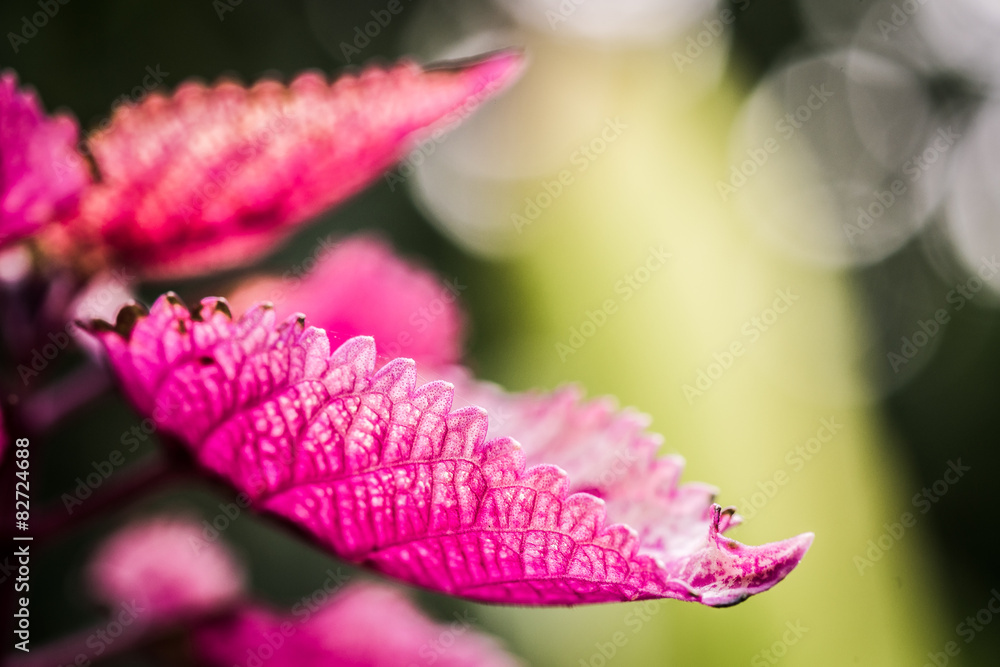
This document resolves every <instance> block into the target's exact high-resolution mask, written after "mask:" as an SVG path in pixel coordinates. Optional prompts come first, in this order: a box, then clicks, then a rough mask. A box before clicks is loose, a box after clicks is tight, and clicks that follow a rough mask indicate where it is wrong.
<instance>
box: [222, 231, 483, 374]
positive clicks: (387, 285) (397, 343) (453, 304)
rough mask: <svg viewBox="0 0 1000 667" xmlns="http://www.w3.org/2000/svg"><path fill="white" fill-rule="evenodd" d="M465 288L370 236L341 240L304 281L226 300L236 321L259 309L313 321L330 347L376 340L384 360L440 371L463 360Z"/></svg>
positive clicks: (251, 283) (245, 286)
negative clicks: (461, 299)
mask: <svg viewBox="0 0 1000 667" xmlns="http://www.w3.org/2000/svg"><path fill="white" fill-rule="evenodd" d="M463 288H464V286H463V285H461V284H460V283H459V282H458V280H457V279H456V280H453V281H444V282H440V281H439V280H438V278H437V276H435V275H434V274H433V273H431V272H430V271H428V270H426V269H424V268H422V267H419V266H416V265H413V264H411V263H409V262H407V261H405V260H403V259H402V258H400V257H397V256H396V255H395V254H394V253H393V251H392V248H390V247H389V245H388V244H386V243H385V242H383V241H381V240H379V239H378V238H375V237H372V236H366V235H361V236H355V237H352V238H348V239H344V240H343V241H340V242H339V243H337V244H336V245H335V246H334V247H333V248H331V249H329V250H327V251H326V252H324V253H323V254H322V255H321V256H320V258H319V259H318V260H317V263H316V266H315V268H313V269H312V270H311V271H310V272H309V273H308V274H307V275H306V276H305V277H303V278H298V277H286V278H277V277H275V278H251V279H250V280H248V281H246V282H244V283H242V284H241V285H240V287H239V289H237V290H236V292H235V293H234V294H233V295H232V296H231V297H230V298H229V304H230V307H231V308H232V309H233V310H234V311H236V312H239V313H242V312H244V311H245V310H248V309H249V308H250V307H251V306H252V305H254V304H257V303H260V302H262V301H269V302H271V303H272V304H274V307H275V311H276V313H277V314H278V316H279V318H283V317H284V316H286V315H292V314H294V313H296V312H303V313H309V321H310V322H311V323H312V324H313V325H314V326H318V327H320V328H323V329H326V331H327V333H328V334H329V336H330V338H331V340H334V341H344V340H347V339H348V338H352V337H354V336H372V337H373V338H374V339H375V341H376V343H377V345H378V354H379V358H380V359H386V360H388V359H392V358H395V357H408V358H410V359H413V360H414V361H416V362H418V363H420V364H428V365H430V366H441V365H444V364H452V363H455V362H456V361H458V359H459V357H460V356H461V354H462V338H463V329H464V324H465V323H464V317H463V315H462V312H461V311H460V310H459V308H458V306H457V299H458V295H459V293H460V292H461V290H462V289H463Z"/></svg>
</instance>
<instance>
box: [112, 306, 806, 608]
mask: <svg viewBox="0 0 1000 667" xmlns="http://www.w3.org/2000/svg"><path fill="white" fill-rule="evenodd" d="M92 330H93V331H94V332H95V334H96V335H97V336H98V337H99V338H100V340H101V341H102V342H103V343H104V345H105V347H106V349H107V351H108V355H109V358H110V362H111V365H112V367H113V368H114V370H115V372H116V374H117V375H118V377H119V379H120V382H121V384H122V387H123V389H124V391H125V393H126V395H127V396H128V397H129V398H130V399H131V400H132V402H133V403H134V404H135V405H136V406H137V407H138V408H139V409H140V410H141V411H142V412H143V413H144V414H146V415H150V416H152V417H153V418H154V419H156V420H157V422H158V424H159V427H160V429H162V432H164V433H166V434H169V435H170V436H171V437H173V438H174V439H176V440H177V441H179V442H180V443H182V444H183V445H184V446H185V447H187V448H188V449H189V450H190V451H191V453H192V454H193V455H194V457H195V459H196V460H197V462H198V463H199V464H200V465H201V466H202V467H203V468H205V469H207V470H208V471H210V472H211V473H214V474H215V475H217V476H219V477H221V478H223V479H225V480H227V481H228V482H229V483H230V484H232V485H233V486H234V487H235V488H236V489H238V490H240V491H243V492H245V493H247V494H248V495H249V496H250V497H251V498H252V500H253V503H254V504H255V506H256V507H257V508H258V509H259V510H262V511H265V512H269V513H272V514H275V515H278V516H280V517H284V518H285V519H287V520H289V521H291V522H292V523H293V524H295V525H297V526H298V527H299V528H301V529H302V530H304V531H305V532H306V533H308V534H309V535H311V536H312V538H313V539H315V540H316V541H317V542H318V543H319V544H321V545H323V546H325V547H326V548H327V549H329V550H330V551H331V552H332V553H334V554H336V555H337V556H339V557H341V558H344V559H346V560H349V561H351V562H355V563H359V564H363V565H366V566H368V567H370V568H372V569H374V570H377V571H379V572H382V573H384V574H387V575H389V576H393V577H395V578H398V579H401V580H403V581H407V582H410V583H413V584H416V585H419V586H423V587H426V588H429V589H432V590H437V591H441V592H445V593H449V594H453V595H458V596H461V597H465V598H469V599H474V600H481V601H486V602H497V603H518V604H532V605H546V604H549V605H551V604H580V603H589V602H608V601H616V600H638V599H647V598H663V597H669V598H677V599H683V600H696V601H700V602H702V603H705V604H709V605H718V606H721V605H728V604H735V603H736V602H739V601H741V600H743V599H745V598H746V597H747V596H749V595H752V594H754V593H758V592H761V591H763V590H766V589H768V588H770V587H771V586H773V585H774V584H775V583H777V582H778V581H780V580H781V579H783V578H784V577H785V576H786V575H787V574H788V573H789V572H790V571H791V570H792V569H793V568H794V567H795V566H796V565H797V564H798V562H799V560H800V559H801V558H802V556H803V555H804V553H805V551H806V550H807V549H808V546H809V544H810V543H811V540H812V535H810V534H805V535H800V536H799V537H796V538H792V539H790V540H786V541H784V542H778V543H774V544H769V545H765V546H761V547H748V546H744V545H742V544H739V543H738V542H735V541H733V540H730V539H726V538H723V537H722V536H721V532H722V531H723V530H725V529H726V528H727V527H729V526H730V525H731V524H732V521H731V518H732V512H731V511H726V512H723V511H722V510H721V508H719V507H718V506H711V507H708V508H706V507H705V505H704V503H703V501H704V500H705V498H706V495H707V490H706V489H707V487H697V486H696V487H693V490H688V491H685V489H686V488H687V487H681V488H680V489H674V488H673V485H674V484H675V483H676V477H677V474H678V473H679V470H680V468H679V465H678V464H677V462H676V461H675V460H671V459H666V460H663V461H662V462H660V461H659V460H656V461H654V462H653V464H652V465H650V469H649V470H648V471H647V472H646V473H644V475H643V477H642V479H643V480H644V481H643V482H642V486H640V485H636V489H635V490H634V495H635V497H634V498H633V497H632V496H631V495H630V494H628V493H626V492H624V491H623V492H622V493H621V494H618V493H614V494H611V495H613V496H614V497H613V498H611V500H610V502H609V501H605V500H603V499H601V498H599V497H598V496H596V495H594V494H592V493H587V492H584V491H582V490H581V491H578V492H575V493H574V492H573V491H574V486H573V484H572V483H571V482H570V480H569V478H568V477H567V474H566V472H564V471H563V470H562V469H561V468H558V467H556V466H555V465H550V464H539V465H535V466H532V467H530V468H528V467H526V464H525V451H523V450H522V448H521V446H520V445H519V444H518V443H517V442H515V441H513V440H510V439H508V438H496V439H493V440H488V439H487V430H488V428H489V425H488V421H487V416H486V413H485V412H484V411H483V410H482V409H481V408H478V407H467V408H463V409H460V410H456V411H453V410H452V404H453V387H452V385H450V384H448V383H445V382H431V383H429V384H425V385H423V386H419V387H418V386H417V385H416V373H415V369H414V365H413V362H411V361H409V360H404V359H397V360H394V361H392V362H390V363H388V364H386V365H385V366H383V367H381V368H380V369H379V370H378V371H376V370H375V367H376V354H375V344H374V342H373V341H372V339H370V338H363V337H358V338H353V339H351V340H349V341H347V342H345V343H344V344H343V345H341V346H340V347H338V348H337V349H336V350H331V349H330V344H329V339H328V338H327V335H326V333H325V332H324V331H322V330H320V329H316V328H312V327H306V326H305V323H304V321H303V320H302V319H291V320H287V321H284V322H281V323H279V322H278V321H277V318H276V317H275V315H274V313H273V311H272V310H271V309H270V308H268V307H264V306H261V307H258V308H255V309H253V310H251V311H250V312H248V313H247V314H246V315H245V316H244V317H242V318H241V319H239V320H237V321H235V322H234V321H232V319H231V316H230V315H229V311H228V307H227V306H226V304H225V302H224V301H221V300H219V299H206V300H204V301H203V302H202V304H201V307H200V308H199V309H198V310H197V311H195V312H194V313H191V312H189V311H188V309H187V308H186V307H185V306H184V305H183V304H182V303H181V302H180V301H179V300H178V299H177V298H176V297H174V296H173V295H165V296H163V297H161V298H160V299H158V300H157V301H156V303H155V304H154V305H153V307H152V309H151V310H150V312H149V313H148V314H147V313H145V312H144V311H142V310H141V309H140V308H139V307H138V306H130V307H126V308H124V309H122V311H120V313H119V316H118V321H117V322H116V324H115V326H114V327H111V326H110V325H107V324H105V323H95V324H94V325H92ZM598 483H600V480H599V479H598ZM585 485H586V486H587V489H588V490H589V489H590V488H594V490H596V491H597V492H598V493H602V492H607V493H609V494H610V490H611V489H613V488H615V487H614V484H609V485H608V486H607V488H606V489H603V490H602V487H601V486H599V484H598V485H597V486H596V487H595V483H594V481H593V480H586V481H585ZM643 494H646V495H648V496H650V497H648V498H646V500H648V501H649V502H650V503H651V505H650V507H649V508H648V509H647V510H644V511H640V510H639V509H637V508H638V504H639V503H641V500H642V499H641V498H640V496H642V495H643ZM653 494H658V495H655V496H654V495H653ZM670 499H676V501H677V502H678V506H677V507H676V508H675V507H671V506H670ZM618 508H623V509H624V510H625V511H627V512H629V513H631V514H633V515H634V516H636V517H637V518H638V519H639V520H640V524H639V526H640V527H639V529H636V528H633V527H630V526H628V525H624V524H622V523H613V522H612V521H613V520H614V521H620V520H622V518H620V517H618V516H616V515H615V514H614V513H613V512H614V511H615V510H616V509H618ZM664 508H666V509H664ZM697 512H701V514H700V515H699V514H697ZM657 515H662V518H664V520H665V521H666V522H667V523H666V526H665V527H662V528H651V526H653V525H654V523H655V518H656V516H657ZM699 522H700V523H699ZM675 525H676V526H677V534H676V535H674V526H675ZM699 526H700V527H701V528H707V530H705V531H703V532H702V533H701V537H698V538H695V537H693V533H692V531H693V530H694V528H696V527H699ZM675 538H676V539H675ZM643 540H647V541H648V544H646V543H644V542H643Z"/></svg>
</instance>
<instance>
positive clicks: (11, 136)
mask: <svg viewBox="0 0 1000 667" xmlns="http://www.w3.org/2000/svg"><path fill="white" fill-rule="evenodd" d="M78 140H79V130H78V128H77V126H76V123H75V121H73V120H72V119H71V118H67V117H66V116H61V115H60V116H55V117H48V116H46V115H45V112H44V110H43V109H42V108H41V104H40V103H39V101H38V98H37V97H36V95H35V94H34V93H33V92H31V91H26V90H22V89H20V88H19V87H18V85H17V77H16V76H15V75H14V73H13V72H3V73H0V247H3V246H4V245H7V244H9V243H13V242H15V241H18V240H20V239H22V238H24V237H25V236H28V235H30V234H32V233H34V232H36V231H37V230H38V229H40V228H41V227H42V226H43V225H44V224H45V223H47V222H49V221H50V220H52V219H54V218H57V217H60V216H62V215H66V214H68V213H69V211H71V210H72V209H73V208H74V207H75V206H76V204H77V200H78V198H79V196H80V193H81V191H82V190H83V188H84V186H85V185H86V184H87V183H88V182H89V180H90V174H89V173H88V171H87V167H86V165H85V163H84V162H83V161H82V160H81V159H79V157H78V156H77V155H76V152H75V150H76V143H77V141H78Z"/></svg>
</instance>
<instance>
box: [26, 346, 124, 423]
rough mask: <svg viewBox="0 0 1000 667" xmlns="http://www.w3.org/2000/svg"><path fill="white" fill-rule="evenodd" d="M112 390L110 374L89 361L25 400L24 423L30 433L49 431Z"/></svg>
mask: <svg viewBox="0 0 1000 667" xmlns="http://www.w3.org/2000/svg"><path fill="white" fill-rule="evenodd" d="M110 387H111V382H110V379H109V378H108V374H107V372H106V371H105V370H104V369H103V368H100V367H99V366H97V365H96V364H94V363H93V362H91V361H88V362H87V363H86V364H85V365H84V366H81V367H80V368H77V369H76V370H74V371H72V372H71V373H70V374H69V375H67V376H66V377H64V378H61V379H59V380H58V381H56V382H55V383H53V384H52V385H50V386H48V387H45V388H44V389H41V390H39V391H38V392H37V393H35V394H34V395H31V396H29V397H27V398H26V399H25V400H24V403H23V407H22V408H21V419H22V421H23V422H24V426H25V427H26V428H28V430H29V431H30V432H31V433H35V434H41V433H45V432H46V431H48V430H50V429H51V428H52V427H53V426H55V425H56V424H58V423H59V422H60V421H61V420H62V419H64V418H65V417H67V416H69V415H70V414H72V413H73V412H75V411H77V410H79V409H80V408H82V407H84V406H86V405H87V404H89V403H90V402H91V401H93V400H94V399H96V398H98V397H100V396H102V395H103V394H104V393H105V392H106V391H107V390H108V389H109V388H110Z"/></svg>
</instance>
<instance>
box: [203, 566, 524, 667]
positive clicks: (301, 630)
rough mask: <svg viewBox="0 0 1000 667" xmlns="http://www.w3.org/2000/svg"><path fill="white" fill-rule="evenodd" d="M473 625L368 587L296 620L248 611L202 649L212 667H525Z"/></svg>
mask: <svg viewBox="0 0 1000 667" xmlns="http://www.w3.org/2000/svg"><path fill="white" fill-rule="evenodd" d="M472 621H474V619H470V618H468V616H467V614H466V615H462V614H456V616H455V618H454V620H452V621H451V622H450V623H447V624H438V623H435V622H433V621H431V620H430V619H428V618H426V617H425V616H424V615H423V614H421V612H420V611H419V610H418V609H416V608H415V607H414V606H413V605H412V604H411V603H410V601H409V600H407V599H406V598H405V597H404V596H403V595H402V594H400V593H399V592H398V591H395V590H393V589H391V588H388V587H385V586H377V585H374V584H370V583H361V584H352V585H350V586H348V587H347V588H346V589H345V590H343V591H342V592H339V593H335V597H334V598H333V599H332V600H330V601H329V602H328V603H326V604H324V605H322V606H320V607H318V608H314V607H304V606H300V608H299V609H297V610H296V612H295V613H293V614H292V615H289V616H279V615H276V614H274V613H273V612H271V611H268V610H266V609H263V608H260V607H250V606H248V607H245V608H243V609H241V610H240V611H239V612H238V613H237V614H235V615H234V616H233V617H230V618H227V619H224V620H221V621H218V622H215V623H211V624H209V625H207V626H205V627H203V628H202V629H201V630H199V631H198V632H197V633H196V639H195V643H196V650H197V652H198V654H199V657H201V659H202V660H203V662H204V664H206V665H209V666H210V667H213V666H218V667H230V666H231V665H240V664H252V659H251V658H252V657H256V658H257V659H259V660H260V659H264V658H266V660H265V661H264V662H265V663H266V664H268V665H273V666H274V667H320V666H324V667H325V666H326V665H350V666H358V667H361V666H365V667H380V666H384V667H395V666H396V665H416V664H427V665H429V664H435V665H440V666H441V667H514V666H515V665H517V664H519V663H518V662H517V661H516V660H514V659H513V658H512V657H511V656H509V655H507V654H506V653H504V652H503V650H502V649H501V648H500V647H499V646H497V644H496V642H495V641H493V640H492V639H490V638H488V637H486V636H483V635H481V634H478V633H477V632H475V630H474V628H473V627H472ZM262 647H263V648H264V650H263V651H262V650H261V648H262Z"/></svg>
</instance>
